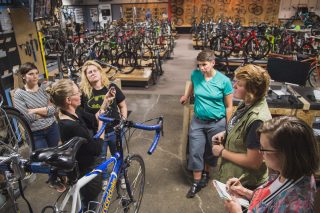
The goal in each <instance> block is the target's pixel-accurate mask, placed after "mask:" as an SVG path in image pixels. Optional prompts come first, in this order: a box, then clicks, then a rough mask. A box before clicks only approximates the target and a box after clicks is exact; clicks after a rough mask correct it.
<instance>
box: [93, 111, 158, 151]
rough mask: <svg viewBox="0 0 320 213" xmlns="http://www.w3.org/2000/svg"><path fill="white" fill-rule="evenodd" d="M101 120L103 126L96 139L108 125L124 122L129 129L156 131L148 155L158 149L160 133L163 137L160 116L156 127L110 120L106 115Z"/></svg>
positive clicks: (100, 117)
mask: <svg viewBox="0 0 320 213" xmlns="http://www.w3.org/2000/svg"><path fill="white" fill-rule="evenodd" d="M99 120H101V121H103V125H102V127H101V128H100V130H99V131H98V132H97V134H96V135H95V136H94V137H95V138H98V137H100V135H101V134H102V133H103V132H104V131H105V128H106V126H107V123H114V122H117V124H118V123H119V121H120V124H121V123H122V122H124V123H123V124H124V126H127V127H133V128H136V129H142V130H147V131H156V134H155V136H154V138H153V142H152V144H151V146H150V148H149V150H148V154H149V155H151V154H152V153H153V152H154V150H155V149H156V148H157V145H158V142H159V140H160V133H162V135H163V117H162V116H160V117H159V118H158V122H157V124H155V125H146V124H142V123H133V122H131V121H127V120H117V119H114V118H109V117H107V116H106V115H103V114H102V115H99Z"/></svg>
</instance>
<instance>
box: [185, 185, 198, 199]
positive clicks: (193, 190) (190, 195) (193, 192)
mask: <svg viewBox="0 0 320 213" xmlns="http://www.w3.org/2000/svg"><path fill="white" fill-rule="evenodd" d="M201 188H202V187H201V186H200V185H199V183H193V184H192V186H191V188H190V189H189V191H188V193H187V195H186V197H187V198H193V197H194V196H195V195H196V194H197V193H198V192H199V191H200V190H201Z"/></svg>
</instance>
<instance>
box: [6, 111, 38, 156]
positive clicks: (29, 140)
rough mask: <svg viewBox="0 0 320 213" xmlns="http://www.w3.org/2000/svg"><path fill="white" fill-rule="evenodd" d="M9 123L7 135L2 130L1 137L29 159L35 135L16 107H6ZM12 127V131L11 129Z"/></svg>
mask: <svg viewBox="0 0 320 213" xmlns="http://www.w3.org/2000/svg"><path fill="white" fill-rule="evenodd" d="M5 112H6V114H7V118H8V120H7V121H8V123H7V125H10V126H7V129H6V131H5V133H6V134H5V135H3V133H4V131H1V132H2V135H1V137H3V136H5V137H4V141H5V142H6V143H7V144H8V145H9V146H11V147H12V148H13V149H14V150H15V151H16V152H18V153H19V154H20V155H21V157H22V158H24V159H29V158H30V155H31V153H32V150H33V144H34V142H33V137H32V133H31V129H30V127H29V124H28V123H27V121H26V120H25V118H24V117H23V115H22V114H21V113H19V112H18V111H16V110H15V109H11V108H6V109H5ZM10 128H11V130H12V131H10Z"/></svg>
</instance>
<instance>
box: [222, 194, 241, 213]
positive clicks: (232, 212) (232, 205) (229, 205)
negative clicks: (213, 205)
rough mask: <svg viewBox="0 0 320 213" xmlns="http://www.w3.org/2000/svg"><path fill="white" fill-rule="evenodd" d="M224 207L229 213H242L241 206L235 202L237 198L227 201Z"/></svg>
mask: <svg viewBox="0 0 320 213" xmlns="http://www.w3.org/2000/svg"><path fill="white" fill-rule="evenodd" d="M224 207H225V208H226V209H227V210H228V212H229V213H238V212H239V213H240V212H242V209H241V205H240V204H239V203H238V202H237V201H236V200H235V197H233V196H232V200H225V201H224Z"/></svg>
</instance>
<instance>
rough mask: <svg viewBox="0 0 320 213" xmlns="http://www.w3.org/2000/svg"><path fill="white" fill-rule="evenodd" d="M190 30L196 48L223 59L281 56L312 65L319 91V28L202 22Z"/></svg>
mask: <svg viewBox="0 0 320 213" xmlns="http://www.w3.org/2000/svg"><path fill="white" fill-rule="evenodd" d="M191 30H192V32H193V42H194V47H195V48H196V49H204V48H208V49H211V50H213V51H214V53H215V55H216V56H217V57H219V58H222V60H225V59H227V60H228V58H230V56H233V57H234V58H244V59H245V60H247V59H250V60H259V59H266V58H267V57H279V58H284V59H287V60H299V61H301V62H304V63H309V65H310V69H309V74H308V77H307V81H308V83H309V85H310V86H312V87H314V88H320V58H319V50H320V45H319V44H320V33H319V32H320V30H319V29H316V28H310V29H300V30H297V29H287V28H285V27H280V26H275V25H267V24H265V23H261V24H258V25H256V26H251V27H244V26H241V24H240V22H239V20H236V21H235V22H230V20H229V21H228V20H223V19H219V20H218V21H217V22H214V21H213V20H208V21H207V22H204V19H200V22H199V23H196V22H194V24H193V25H192V28H191Z"/></svg>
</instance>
